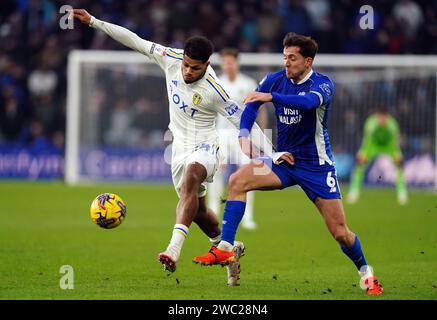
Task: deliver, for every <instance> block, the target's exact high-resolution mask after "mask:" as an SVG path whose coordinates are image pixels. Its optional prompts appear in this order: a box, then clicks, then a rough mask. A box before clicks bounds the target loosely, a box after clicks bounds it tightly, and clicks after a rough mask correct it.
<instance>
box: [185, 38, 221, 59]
mask: <svg viewBox="0 0 437 320" xmlns="http://www.w3.org/2000/svg"><path fill="white" fill-rule="evenodd" d="M213 51H214V45H213V44H212V42H211V41H210V40H209V39H208V38H206V37H203V36H194V37H190V38H188V39H187V40H186V41H185V45H184V54H186V55H187V56H188V57H190V58H191V59H194V60H200V61H202V62H203V63H205V62H207V61H208V59H209V57H210V56H211V55H212V52H213Z"/></svg>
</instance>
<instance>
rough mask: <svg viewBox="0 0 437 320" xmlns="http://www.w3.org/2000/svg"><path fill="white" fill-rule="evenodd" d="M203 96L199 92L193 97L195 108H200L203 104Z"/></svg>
mask: <svg viewBox="0 0 437 320" xmlns="http://www.w3.org/2000/svg"><path fill="white" fill-rule="evenodd" d="M202 99H203V98H202V96H201V95H200V94H198V93H197V92H196V93H195V94H194V95H193V104H194V105H195V106H198V105H199V104H200V103H201V102H202Z"/></svg>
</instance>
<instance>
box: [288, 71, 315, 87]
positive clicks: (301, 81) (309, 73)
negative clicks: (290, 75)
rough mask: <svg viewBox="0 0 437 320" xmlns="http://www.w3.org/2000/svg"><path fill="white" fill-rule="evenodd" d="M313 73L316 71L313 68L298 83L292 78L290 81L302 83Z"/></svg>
mask: <svg viewBox="0 0 437 320" xmlns="http://www.w3.org/2000/svg"><path fill="white" fill-rule="evenodd" d="M313 73H314V71H313V69H311V70H310V72H308V74H307V75H306V77H305V78H303V79H302V80H300V81H299V82H298V83H294V81H293V79H290V81H291V83H292V84H296V85H299V84H302V83H304V82H306V81H307V80H308V79H309V78H310V77H311V76H312V75H313Z"/></svg>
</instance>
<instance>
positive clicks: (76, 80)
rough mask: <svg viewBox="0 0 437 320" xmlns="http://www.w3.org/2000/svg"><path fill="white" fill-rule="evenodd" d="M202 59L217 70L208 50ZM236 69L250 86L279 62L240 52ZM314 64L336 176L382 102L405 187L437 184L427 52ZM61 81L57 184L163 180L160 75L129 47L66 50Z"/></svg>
mask: <svg viewBox="0 0 437 320" xmlns="http://www.w3.org/2000/svg"><path fill="white" fill-rule="evenodd" d="M211 63H212V65H213V66H215V69H216V71H218V70H219V68H218V63H219V57H218V55H217V54H214V55H213V56H212V57H211ZM240 64H241V69H242V72H243V73H246V74H248V75H249V76H251V77H253V78H255V79H256V80H257V81H260V80H261V79H262V78H263V77H264V76H265V75H266V74H267V73H268V72H274V71H277V70H280V69H281V68H282V67H283V57H282V54H277V53H241V54H240ZM314 68H315V69H316V70H317V71H319V72H321V73H324V74H327V75H328V76H330V77H331V78H332V79H333V81H334V84H335V95H334V100H333V102H332V109H331V110H330V115H329V121H328V128H329V133H330V139H331V146H332V148H333V153H334V157H335V159H336V164H337V170H338V171H339V172H338V175H339V178H340V179H342V180H344V181H348V180H349V176H350V173H351V170H352V167H353V159H354V155H355V153H356V151H357V150H358V148H359V144H360V142H361V138H362V133H363V123H364V120H365V118H366V117H367V116H368V115H369V114H370V113H371V112H372V111H375V109H376V108H377V107H379V106H380V105H385V106H387V107H388V109H389V110H390V112H391V113H393V114H394V116H395V118H396V119H397V121H398V122H399V125H400V131H401V148H402V151H403V153H404V156H405V163H404V170H405V175H406V178H407V183H408V184H409V185H411V186H417V187H425V188H434V187H437V169H436V164H435V161H436V160H435V159H437V139H436V137H437V126H436V123H437V112H436V110H437V56H419V55H403V56H393V55H333V54H319V55H317V56H316V58H315V62H314ZM67 77H68V86H67V130H66V154H65V157H66V159H65V181H66V182H67V183H68V184H71V185H74V184H78V183H82V182H87V181H108V180H109V181H171V176H170V168H169V161H168V159H169V153H170V152H171V151H169V146H168V145H169V142H171V141H170V140H171V138H169V132H168V131H167V125H168V119H169V115H168V102H167V95H166V83H165V79H164V73H163V72H162V70H161V69H159V68H158V67H157V66H156V65H154V64H153V63H151V62H150V61H149V60H148V59H147V57H144V56H143V55H141V54H139V53H136V52H133V51H98V50H74V51H72V52H71V53H70V54H69V58H68V75H67ZM269 114H270V120H271V121H269V126H270V127H272V128H274V126H275V123H274V121H275V118H274V115H273V111H272V110H269ZM394 179H395V177H394V168H393V167H392V166H391V165H390V163H389V161H387V159H384V158H383V157H382V159H377V160H376V161H375V162H374V163H373V164H372V165H371V166H370V167H369V170H368V173H367V175H366V181H367V182H368V183H370V184H382V185H384V184H391V183H393V181H394Z"/></svg>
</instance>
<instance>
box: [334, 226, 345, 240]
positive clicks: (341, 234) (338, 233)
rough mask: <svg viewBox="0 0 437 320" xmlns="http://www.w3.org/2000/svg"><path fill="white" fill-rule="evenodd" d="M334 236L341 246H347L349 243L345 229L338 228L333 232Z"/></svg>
mask: <svg viewBox="0 0 437 320" xmlns="http://www.w3.org/2000/svg"><path fill="white" fill-rule="evenodd" d="M332 236H333V237H334V239H335V241H337V242H338V243H340V244H343V245H346V244H347V242H348V231H347V229H346V228H344V227H342V226H341V227H338V228H336V229H335V230H334V231H333V232H332Z"/></svg>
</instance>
